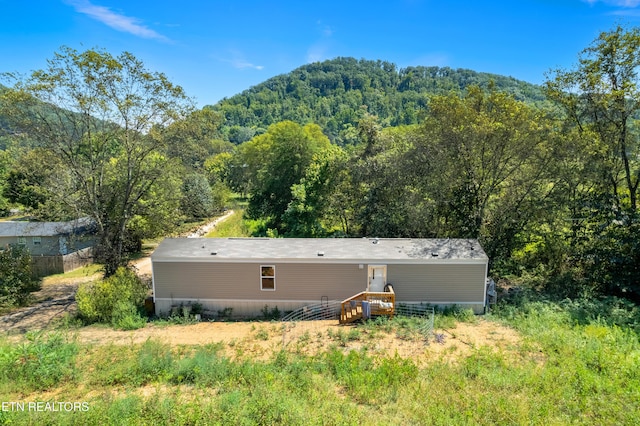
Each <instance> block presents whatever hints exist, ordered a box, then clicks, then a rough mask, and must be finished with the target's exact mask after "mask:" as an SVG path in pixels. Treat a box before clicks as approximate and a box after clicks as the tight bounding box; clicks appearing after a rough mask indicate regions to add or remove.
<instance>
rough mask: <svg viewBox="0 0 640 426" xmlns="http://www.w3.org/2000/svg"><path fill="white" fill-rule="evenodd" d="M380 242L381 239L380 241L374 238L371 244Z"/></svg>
mask: <svg viewBox="0 0 640 426" xmlns="http://www.w3.org/2000/svg"><path fill="white" fill-rule="evenodd" d="M378 241H380V239H379V238H374V239H373V240H372V241H371V242H372V243H373V244H378Z"/></svg>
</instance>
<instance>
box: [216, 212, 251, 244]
mask: <svg viewBox="0 0 640 426" xmlns="http://www.w3.org/2000/svg"><path fill="white" fill-rule="evenodd" d="M250 236H251V231H250V229H249V227H248V226H247V224H246V223H245V220H244V210H243V209H238V210H234V211H233V214H232V215H231V216H229V217H228V218H226V219H225V220H224V221H222V222H220V223H218V224H217V225H216V227H215V228H214V229H213V230H212V231H211V232H209V233H208V234H207V235H205V237H206V238H228V237H250Z"/></svg>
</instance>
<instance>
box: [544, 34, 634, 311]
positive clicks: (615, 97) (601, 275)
mask: <svg viewBox="0 0 640 426" xmlns="http://www.w3.org/2000/svg"><path fill="white" fill-rule="evenodd" d="M639 69H640V28H625V27H622V26H617V27H615V28H614V29H612V30H611V31H608V32H603V33H601V34H600V35H599V36H598V38H596V39H595V40H594V41H593V43H592V44H591V45H590V46H589V47H587V48H586V49H584V50H583V51H582V52H581V53H580V54H579V61H578V64H577V65H576V66H575V67H574V68H572V69H569V70H555V71H552V72H551V73H550V74H549V76H548V80H547V81H546V83H545V89H546V92H547V95H548V96H549V97H550V98H552V99H554V100H555V101H556V102H557V103H558V104H559V105H560V106H561V107H562V108H563V109H564V111H565V112H566V116H565V118H566V122H567V123H569V124H570V125H572V126H573V127H574V129H573V130H572V131H573V132H574V134H575V136H574V137H573V139H574V144H575V145H576V146H581V145H580V144H582V146H583V147H584V149H583V150H582V153H581V156H580V157H581V160H582V164H581V165H580V168H582V169H584V170H586V171H588V173H585V172H582V173H580V174H579V175H578V178H579V184H578V185H575V186H574V187H575V188H576V189H578V190H579V191H580V192H576V194H578V196H579V198H578V199H577V201H578V202H577V203H574V206H579V207H580V208H579V209H574V211H575V214H573V215H572V216H573V217H572V221H573V222H574V225H573V227H572V228H573V229H572V236H571V237H572V245H573V246H574V248H575V251H576V254H575V258H576V259H577V260H579V261H580V263H581V266H582V269H583V271H584V272H585V274H584V278H583V281H584V282H583V283H582V284H583V286H588V287H589V288H594V289H596V290H597V291H601V292H605V293H608V294H612V293H613V294H618V295H621V296H624V297H635V298H636V299H638V300H640V280H639V279H638V276H639V271H640V257H639V256H638V235H639V228H640V226H639V225H640V215H639V211H638V207H639V206H638V202H639V201H638V196H639V192H640V134H639V131H640V129H639V128H638V118H639V117H640V75H639V74H638V70H639ZM584 141H588V143H587V144H584Z"/></svg>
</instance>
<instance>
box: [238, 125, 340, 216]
mask: <svg viewBox="0 0 640 426" xmlns="http://www.w3.org/2000/svg"><path fill="white" fill-rule="evenodd" d="M249 144H250V145H249V146H248V147H249V148H250V149H247V150H245V153H246V154H249V155H247V156H246V162H244V163H243V164H249V165H255V167H256V168H257V170H258V171H257V174H256V176H255V183H254V187H253V190H252V196H251V200H250V202H249V211H250V214H251V215H253V216H254V217H257V216H261V217H268V218H270V219H271V221H272V222H273V225H274V226H276V227H278V228H279V227H280V226H281V220H282V215H283V214H284V212H285V211H286V210H287V206H288V205H289V203H290V202H291V199H292V196H291V187H292V186H293V185H294V184H297V183H299V182H300V179H302V178H303V177H304V175H305V173H306V170H307V167H309V165H310V164H311V161H312V160H313V156H314V155H315V154H316V153H317V152H319V151H321V150H323V149H327V148H328V147H329V146H330V142H329V139H328V138H327V137H326V136H325V135H324V134H323V133H322V130H320V127H319V126H317V125H315V124H307V125H305V126H301V125H299V124H296V123H294V122H292V121H283V122H281V123H277V124H274V125H272V126H270V127H269V129H268V130H267V132H266V133H264V134H262V135H260V136H257V137H255V138H254V139H253V140H252V141H251V142H249ZM251 148H253V149H251Z"/></svg>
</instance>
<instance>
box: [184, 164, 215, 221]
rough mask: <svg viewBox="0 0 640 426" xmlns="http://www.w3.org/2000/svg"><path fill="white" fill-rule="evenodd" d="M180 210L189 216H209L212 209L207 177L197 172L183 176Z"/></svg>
mask: <svg viewBox="0 0 640 426" xmlns="http://www.w3.org/2000/svg"><path fill="white" fill-rule="evenodd" d="M180 205H181V208H182V212H183V213H184V214H185V215H187V217H191V218H204V217H209V216H211V214H212V213H213V210H214V200H213V194H212V191H211V186H209V182H208V181H207V178H206V177H204V176H203V175H201V174H198V173H192V174H189V175H187V176H185V178H184V180H183V181H182V200H181V202H180Z"/></svg>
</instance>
